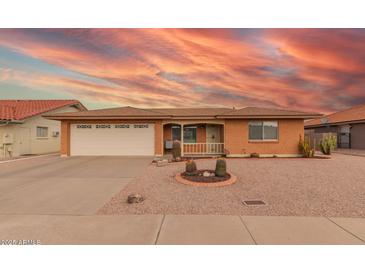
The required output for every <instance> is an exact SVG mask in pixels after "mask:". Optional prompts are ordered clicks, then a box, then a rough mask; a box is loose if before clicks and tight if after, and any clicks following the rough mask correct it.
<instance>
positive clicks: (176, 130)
mask: <svg viewBox="0 0 365 274" xmlns="http://www.w3.org/2000/svg"><path fill="white" fill-rule="evenodd" d="M171 130H172V140H173V141H175V140H179V141H181V128H180V126H172V128H171Z"/></svg>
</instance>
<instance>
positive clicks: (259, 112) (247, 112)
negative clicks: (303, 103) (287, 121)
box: [218, 107, 320, 117]
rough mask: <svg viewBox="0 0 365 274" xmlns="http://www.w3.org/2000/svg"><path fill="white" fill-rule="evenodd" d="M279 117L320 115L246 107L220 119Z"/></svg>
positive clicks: (227, 113)
mask: <svg viewBox="0 0 365 274" xmlns="http://www.w3.org/2000/svg"><path fill="white" fill-rule="evenodd" d="M252 116H253V117H261V116H262V117H270V116H274V117H279V116H283V117H285V116H290V117H294V116H298V117H318V116H320V114H318V113H309V112H302V111H295V110H285V109H275V108H258V107H246V108H241V109H236V110H231V111H230V112H226V113H224V114H223V115H218V117H252Z"/></svg>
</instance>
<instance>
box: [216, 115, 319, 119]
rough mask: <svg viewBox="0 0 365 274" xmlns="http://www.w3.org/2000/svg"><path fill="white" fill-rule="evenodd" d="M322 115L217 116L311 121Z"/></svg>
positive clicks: (219, 116) (222, 116) (221, 116)
mask: <svg viewBox="0 0 365 274" xmlns="http://www.w3.org/2000/svg"><path fill="white" fill-rule="evenodd" d="M321 116H322V115H319V114H313V115H310V114H309V115H218V116H217V118H222V119H313V118H318V117H321Z"/></svg>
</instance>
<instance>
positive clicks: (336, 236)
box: [0, 215, 365, 244]
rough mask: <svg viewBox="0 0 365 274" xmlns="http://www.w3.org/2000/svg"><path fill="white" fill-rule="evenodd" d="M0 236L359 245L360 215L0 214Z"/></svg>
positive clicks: (363, 228)
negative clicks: (327, 216) (331, 216)
mask: <svg viewBox="0 0 365 274" xmlns="http://www.w3.org/2000/svg"><path fill="white" fill-rule="evenodd" d="M0 240H34V241H37V240H39V241H40V243H41V244H364V243H365V219H360V218H324V217H273V216H270V217H266V216H265V217H261V216H229V215H166V216H165V215H119V216H101V215H89V216H75V215H74V216H70V215H0Z"/></svg>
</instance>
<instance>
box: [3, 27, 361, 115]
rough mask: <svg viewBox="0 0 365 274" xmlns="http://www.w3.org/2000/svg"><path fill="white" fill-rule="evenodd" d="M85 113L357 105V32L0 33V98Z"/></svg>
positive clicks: (310, 108)
mask: <svg viewBox="0 0 365 274" xmlns="http://www.w3.org/2000/svg"><path fill="white" fill-rule="evenodd" d="M5 98H7V99H10V98H11V99H54V98H59V99H63V98H75V99H78V100H80V101H81V102H83V103H84V104H85V105H86V106H87V107H89V108H100V107H114V106H127V105H129V106H135V107H199V106H214V107H220V106H222V107H223V106H224V107H232V106H235V107H236V108H238V107H245V106H259V107H275V108H288V109H298V110H304V111H316V112H321V113H329V112H333V111H336V110H340V109H344V108H347V107H350V106H353V105H356V104H361V103H365V30H364V29H0V99H5Z"/></svg>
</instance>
